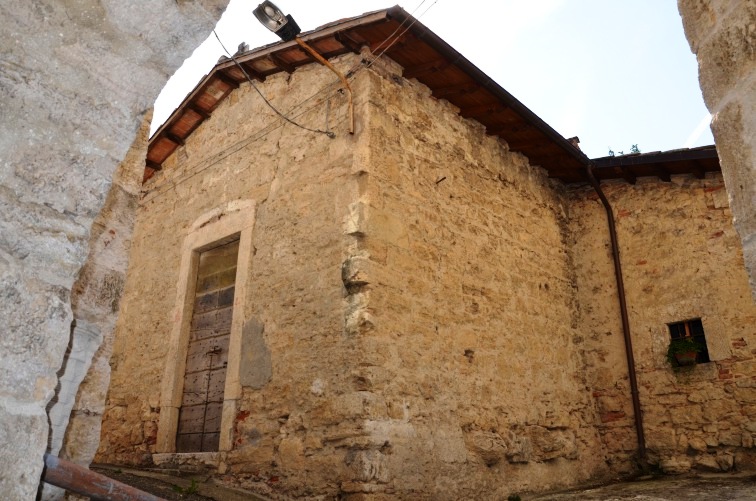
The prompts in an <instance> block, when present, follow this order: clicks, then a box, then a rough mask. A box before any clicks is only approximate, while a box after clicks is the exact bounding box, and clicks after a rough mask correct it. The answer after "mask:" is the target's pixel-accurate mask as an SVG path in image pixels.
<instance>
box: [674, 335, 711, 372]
mask: <svg viewBox="0 0 756 501" xmlns="http://www.w3.org/2000/svg"><path fill="white" fill-rule="evenodd" d="M701 351H703V346H701V343H698V342H697V341H694V340H693V339H692V338H689V337H684V338H681V339H673V340H672V341H670V343H669V348H667V361H668V362H669V364H670V365H671V366H672V367H687V366H690V365H695V364H696V357H697V356H698V354H699V353H700V352H701Z"/></svg>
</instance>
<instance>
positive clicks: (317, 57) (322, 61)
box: [294, 37, 354, 134]
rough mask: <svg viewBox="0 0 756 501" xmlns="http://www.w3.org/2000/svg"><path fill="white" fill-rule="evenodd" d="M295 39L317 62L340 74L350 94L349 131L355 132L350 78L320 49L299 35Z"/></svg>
mask: <svg viewBox="0 0 756 501" xmlns="http://www.w3.org/2000/svg"><path fill="white" fill-rule="evenodd" d="M294 40H295V41H296V42H297V43H298V44H299V46H300V47H302V48H303V49H304V50H306V51H307V53H309V54H310V55H311V56H312V57H314V58H315V60H316V61H317V62H319V63H320V64H322V65H323V66H325V67H326V68H328V69H329V70H331V71H333V72H334V73H336V75H338V77H339V78H340V79H341V83H343V84H344V87H346V90H347V93H348V94H349V133H350V134H354V103H353V102H352V87H351V86H350V85H349V80H347V78H346V77H345V76H344V74H343V73H341V72H340V71H339V70H337V69H336V67H335V66H334V65H332V64H331V62H330V61H329V60H328V59H326V58H324V57H323V56H321V55H320V54H319V53H318V51H316V50H315V49H313V48H312V47H310V46H309V45H308V44H307V43H306V42H305V41H304V40H302V39H301V38H299V37H295V38H294Z"/></svg>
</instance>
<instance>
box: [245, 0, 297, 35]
mask: <svg viewBox="0 0 756 501" xmlns="http://www.w3.org/2000/svg"><path fill="white" fill-rule="evenodd" d="M253 14H254V15H255V17H256V18H257V20H258V21H260V23H261V24H262V25H263V26H265V27H266V28H268V29H269V30H270V31H272V32H273V33H275V34H276V35H278V36H279V37H281V40H283V41H284V42H289V41H291V40H294V38H296V36H297V35H299V33H300V32H301V31H302V30H300V29H299V26H298V25H297V22H296V21H294V18H293V17H291V15H284V13H283V12H281V9H279V8H278V7H276V4H274V3H273V2H268V1H267V0H266V1H265V2H263V3H261V4H260V5H258V6H257V8H256V9H255V10H254V11H253Z"/></svg>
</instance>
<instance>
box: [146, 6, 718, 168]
mask: <svg viewBox="0 0 756 501" xmlns="http://www.w3.org/2000/svg"><path fill="white" fill-rule="evenodd" d="M259 1H260V0H231V2H230V4H229V6H228V9H227V10H226V12H225V14H224V15H223V17H222V18H221V20H220V21H219V22H218V26H217V28H216V30H217V32H218V36H219V37H220V39H221V40H222V41H223V43H224V44H225V46H226V48H228V50H229V51H231V52H232V53H233V52H235V51H236V48H237V46H238V45H239V43H240V42H242V41H245V42H247V43H248V44H249V46H250V47H251V48H255V47H259V46H261V45H265V44H268V43H272V42H275V41H277V40H278V38H277V37H276V36H275V35H274V34H273V33H271V32H269V31H268V30H267V29H265V28H264V27H263V26H262V25H260V24H259V23H258V22H257V20H256V19H255V18H254V16H253V15H252V10H253V9H254V8H255V7H256V6H257V4H258V3H259ZM387 1H388V2H390V1H391V0H383V1H380V0H352V1H349V2H345V1H336V0H318V1H313V0H278V1H276V2H275V3H276V4H277V5H278V6H279V7H280V8H281V9H282V10H283V11H284V12H285V13H287V14H291V15H292V16H294V18H295V19H296V21H297V23H298V24H299V26H300V27H301V28H302V31H308V30H312V29H314V28H316V27H318V26H320V25H323V24H326V23H329V22H332V21H335V20H337V19H343V18H346V17H351V16H355V15H359V14H362V13H364V12H368V11H372V10H378V9H383V8H387V7H390V6H391V5H390V4H388V3H387ZM404 1H405V2H407V3H405V4H404V5H402V6H403V7H404V9H405V10H406V11H408V12H412V11H415V9H416V8H417V7H418V5H420V3H421V1H422V0H404ZM434 1H435V3H434ZM429 6H430V8H429ZM426 10H427V12H426ZM421 15H422V17H420V21H421V22H422V23H423V24H425V25H426V26H428V27H429V28H430V29H431V30H433V31H434V32H435V33H436V34H437V35H439V36H440V37H441V38H443V39H444V40H445V41H446V42H447V43H449V44H450V45H451V46H452V47H454V48H455V49H457V50H458V51H459V52H460V53H462V54H463V55H464V56H465V57H467V59H469V60H470V61H472V62H473V63H474V64H475V65H477V66H478V67H479V68H480V69H481V70H483V71H484V72H485V73H487V74H488V75H489V76H490V77H491V78H493V79H494V80H495V81H496V82H498V83H499V84H500V85H501V86H502V87H504V88H505V89H506V90H507V91H509V92H510V93H511V94H513V95H514V96H515V97H516V98H517V99H519V100H520V101H521V102H522V103H523V104H525V106H527V107H528V108H530V109H531V110H532V111H533V112H535V113H536V114H537V115H539V116H540V117H541V118H542V119H543V120H545V121H546V122H547V123H548V124H549V125H551V126H552V127H553V128H554V129H556V130H557V131H558V132H559V133H560V134H562V135H563V136H565V137H572V136H579V137H580V141H581V144H580V146H581V148H582V149H583V151H585V152H586V154H587V155H588V156H589V157H600V156H605V155H606V154H607V152H608V150H609V148H610V147H611V149H613V150H614V151H615V152H619V151H625V152H626V153H627V152H629V150H630V146H631V145H632V144H638V147H639V148H640V149H641V151H643V152H649V151H656V150H662V151H663V150H672V149H676V148H683V147H695V146H702V145H705V144H713V143H714V140H713V138H712V135H711V131H710V129H709V127H708V123H709V120H710V117H709V114H708V112H707V110H706V108H705V107H704V104H703V99H702V97H701V91H700V89H699V86H698V75H697V66H696V60H695V57H694V56H693V54H691V52H690V48H689V47H688V43H687V41H686V39H685V35H684V33H683V29H682V22H681V20H680V16H679V14H678V11H677V2H676V1H675V0H633V1H628V0H569V1H568V0H498V1H495V2H494V1H493V0H488V1H486V0H464V1H463V2H460V1H456V2H455V1H452V0H425V2H423V4H422V5H420V7H419V8H417V11H416V12H415V17H418V16H421ZM222 54H224V53H223V49H222V48H221V47H220V45H219V44H218V41H217V40H216V39H215V37H214V36H213V35H212V34H211V35H210V37H209V38H208V39H207V40H206V41H205V42H204V43H203V44H202V45H201V46H200V47H198V48H197V50H196V51H195V52H194V54H193V55H192V57H191V58H189V59H187V60H186V62H185V63H184V65H183V66H182V67H181V68H180V69H179V70H178V71H177V72H176V74H175V75H174V76H173V77H172V78H171V80H169V82H168V83H167V84H166V86H165V88H164V89H163V91H162V93H161V94H160V96H159V97H158V99H157V101H156V103H155V119H154V121H153V126H152V128H153V131H154V130H155V129H157V127H159V126H160V125H161V124H162V122H163V121H165V120H166V119H167V117H168V116H169V115H170V114H171V113H172V112H173V110H174V109H175V108H176V107H177V106H178V105H179V104H180V103H181V101H182V100H183V98H184V96H185V95H186V94H187V93H189V92H190V91H191V90H192V89H193V88H194V86H195V85H196V84H197V83H198V82H199V81H200V79H201V78H202V77H203V75H205V74H206V73H207V72H209V71H210V69H211V68H212V67H213V65H214V64H215V62H216V61H217V60H218V58H219V57H220V56H221V55H222Z"/></svg>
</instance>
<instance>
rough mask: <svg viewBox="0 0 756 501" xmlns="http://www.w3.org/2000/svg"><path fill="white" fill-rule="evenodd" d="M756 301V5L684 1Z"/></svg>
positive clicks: (739, 0)
mask: <svg viewBox="0 0 756 501" xmlns="http://www.w3.org/2000/svg"><path fill="white" fill-rule="evenodd" d="M678 8H679V10H680V14H681V15H682V19H683V26H684V27H685V34H686V36H687V37H688V42H689V43H690V48H691V50H692V51H693V52H694V53H695V54H696V57H697V59H698V70H699V82H700V84H701V90H702V91H703V96H704V101H705V102H706V106H707V108H708V109H709V111H710V112H711V114H712V115H713V120H712V122H711V130H712V132H713V133H714V140H715V141H716V143H717V152H718V153H719V159H720V162H721V164H722V172H723V174H724V179H725V183H726V185H727V192H728V193H729V196H730V203H731V205H732V212H733V219H734V223H735V228H736V229H737V231H738V233H739V234H740V239H741V242H742V246H743V254H744V258H745V265H746V269H747V270H748V273H749V276H750V281H751V293H752V295H753V298H756V2H755V1H754V0H728V1H721V0H678Z"/></svg>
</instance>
